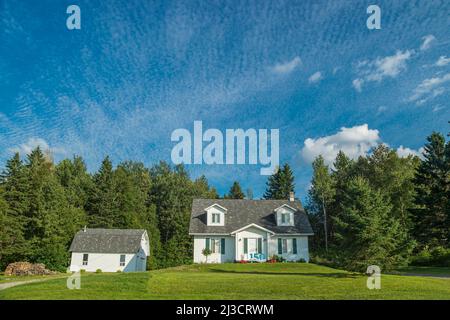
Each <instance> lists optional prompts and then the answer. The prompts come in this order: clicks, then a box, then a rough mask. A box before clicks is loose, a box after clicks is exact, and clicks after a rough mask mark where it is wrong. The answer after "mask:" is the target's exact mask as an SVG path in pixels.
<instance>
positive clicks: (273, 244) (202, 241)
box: [194, 227, 309, 263]
mask: <svg viewBox="0 0 450 320" xmlns="http://www.w3.org/2000/svg"><path fill="white" fill-rule="evenodd" d="M206 238H210V239H212V238H214V239H218V240H220V239H222V238H224V239H225V254H221V253H213V254H211V255H210V256H208V259H207V260H206V258H205V256H204V255H203V254H202V250H203V249H204V248H205V245H206ZM245 238H249V239H251V238H255V239H258V238H261V239H262V253H263V254H264V257H263V259H262V260H260V261H261V262H264V261H266V260H267V259H269V258H271V257H272V256H274V255H277V256H281V257H283V258H284V259H286V261H298V260H300V259H303V260H305V261H306V262H309V249H308V236H279V235H271V234H269V233H267V232H266V231H264V230H261V229H258V228H253V227H250V228H248V229H245V230H243V231H241V232H238V233H236V234H235V235H234V236H223V235H213V234H211V235H205V236H203V235H202V236H198V235H197V236H194V263H206V262H207V263H225V262H234V261H241V260H244V261H247V260H250V258H251V257H250V255H249V254H248V253H247V254H245V253H244V239H245ZM279 238H280V239H287V240H288V241H287V244H288V246H287V252H286V253H282V254H279V253H278V239H279ZM294 238H295V239H297V254H294V253H293V246H292V239H294Z"/></svg>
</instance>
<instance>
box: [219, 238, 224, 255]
mask: <svg viewBox="0 0 450 320" xmlns="http://www.w3.org/2000/svg"><path fill="white" fill-rule="evenodd" d="M220 251H221V252H220V253H221V254H225V238H222V239H220Z"/></svg>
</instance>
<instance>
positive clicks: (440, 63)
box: [436, 56, 450, 67]
mask: <svg viewBox="0 0 450 320" xmlns="http://www.w3.org/2000/svg"><path fill="white" fill-rule="evenodd" d="M449 63H450V58H447V56H440V57H439V59H438V61H436V65H437V66H438V67H443V66H446V65H448V64H449Z"/></svg>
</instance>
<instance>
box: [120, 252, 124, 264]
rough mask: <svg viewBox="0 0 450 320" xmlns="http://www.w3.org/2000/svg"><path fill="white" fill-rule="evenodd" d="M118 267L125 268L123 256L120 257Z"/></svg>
mask: <svg viewBox="0 0 450 320" xmlns="http://www.w3.org/2000/svg"><path fill="white" fill-rule="evenodd" d="M120 266H121V267H125V255H124V254H121V255H120Z"/></svg>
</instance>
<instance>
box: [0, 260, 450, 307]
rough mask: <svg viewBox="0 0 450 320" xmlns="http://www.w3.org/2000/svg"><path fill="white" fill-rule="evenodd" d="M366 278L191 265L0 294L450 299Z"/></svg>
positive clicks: (387, 279) (442, 282)
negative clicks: (371, 285)
mask: <svg viewBox="0 0 450 320" xmlns="http://www.w3.org/2000/svg"><path fill="white" fill-rule="evenodd" d="M366 280H367V277H366V276H364V275H360V274H353V273H348V272H345V271H341V270H336V269H332V268H327V267H323V266H318V265H314V264H302V263H279V264H222V265H191V266H182V267H177V268H170V269H164V270H156V271H151V272H142V273H128V274H127V273H117V274H83V275H82V277H81V289H80V290H69V289H67V288H66V280H65V279H52V280H49V281H46V282H41V283H32V284H26V285H21V286H17V287H14V288H10V289H6V290H2V291H0V299H252V300H258V299H450V279H434V278H429V277H428V278H425V277H411V276H400V275H383V276H382V278H381V289H380V290H369V289H367V287H366Z"/></svg>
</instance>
